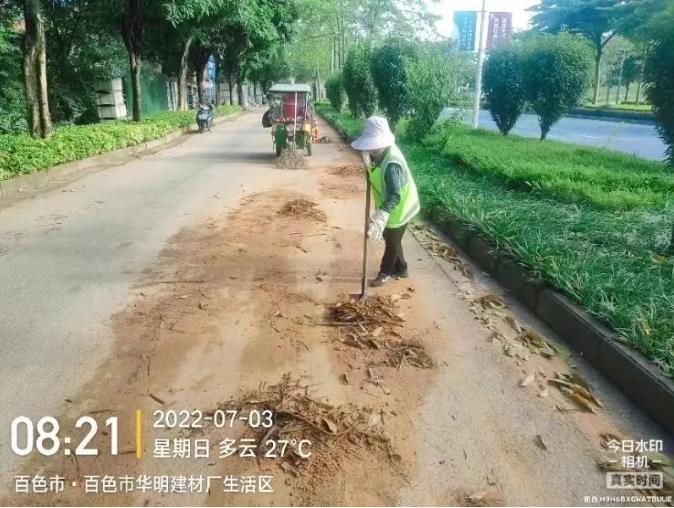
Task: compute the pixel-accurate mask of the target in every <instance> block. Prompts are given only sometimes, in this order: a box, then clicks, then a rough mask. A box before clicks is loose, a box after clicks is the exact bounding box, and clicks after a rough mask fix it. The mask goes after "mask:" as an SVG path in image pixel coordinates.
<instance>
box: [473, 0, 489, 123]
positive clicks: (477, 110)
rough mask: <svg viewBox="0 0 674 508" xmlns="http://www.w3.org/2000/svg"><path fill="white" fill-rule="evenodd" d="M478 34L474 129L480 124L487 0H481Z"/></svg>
mask: <svg viewBox="0 0 674 508" xmlns="http://www.w3.org/2000/svg"><path fill="white" fill-rule="evenodd" d="M480 16H481V18H480V35H479V36H478V40H477V71H476V74H475V102H474V103H473V128H474V129H476V128H477V127H478V125H479V124H480V99H481V96H482V60H483V59H484V45H483V44H482V39H483V38H484V30H485V24H486V22H487V0H482V11H481V13H480Z"/></svg>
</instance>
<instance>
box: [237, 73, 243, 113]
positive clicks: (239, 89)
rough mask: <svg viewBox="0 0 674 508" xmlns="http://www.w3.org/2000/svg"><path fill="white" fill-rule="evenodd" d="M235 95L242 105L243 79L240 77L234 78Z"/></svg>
mask: <svg viewBox="0 0 674 508" xmlns="http://www.w3.org/2000/svg"><path fill="white" fill-rule="evenodd" d="M236 95H237V99H238V103H239V106H241V107H243V81H241V79H240V78H239V79H237V80H236Z"/></svg>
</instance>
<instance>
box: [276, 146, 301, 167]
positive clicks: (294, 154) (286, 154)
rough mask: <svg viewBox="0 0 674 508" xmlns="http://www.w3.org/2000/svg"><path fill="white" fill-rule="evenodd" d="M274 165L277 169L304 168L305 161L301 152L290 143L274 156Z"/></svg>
mask: <svg viewBox="0 0 674 508" xmlns="http://www.w3.org/2000/svg"><path fill="white" fill-rule="evenodd" d="M276 167H277V168H279V169H306V167H307V161H306V160H305V158H304V153H303V152H301V151H300V150H298V149H297V148H295V147H294V146H292V145H290V146H288V148H286V149H284V150H283V151H282V152H281V155H279V156H278V157H277V158H276Z"/></svg>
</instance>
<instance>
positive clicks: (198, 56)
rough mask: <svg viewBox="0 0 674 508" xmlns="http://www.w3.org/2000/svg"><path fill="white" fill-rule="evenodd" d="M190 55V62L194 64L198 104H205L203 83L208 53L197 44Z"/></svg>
mask: <svg viewBox="0 0 674 508" xmlns="http://www.w3.org/2000/svg"><path fill="white" fill-rule="evenodd" d="M192 54H193V59H192V62H193V64H194V71H195V73H196V80H197V93H198V95H199V102H200V103H202V104H205V100H206V93H205V92H206V88H205V85H204V83H205V82H206V76H207V70H208V57H209V51H208V49H206V48H205V47H204V46H202V45H201V44H197V45H196V46H195V47H194V48H193V50H192Z"/></svg>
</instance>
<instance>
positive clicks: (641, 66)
mask: <svg viewBox="0 0 674 508" xmlns="http://www.w3.org/2000/svg"><path fill="white" fill-rule="evenodd" d="M647 56H648V45H647V44H644V49H643V51H642V53H641V62H639V81H638V82H637V97H636V99H635V103H636V105H637V106H640V105H641V87H642V84H643V82H644V69H645V68H646V57H647Z"/></svg>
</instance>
